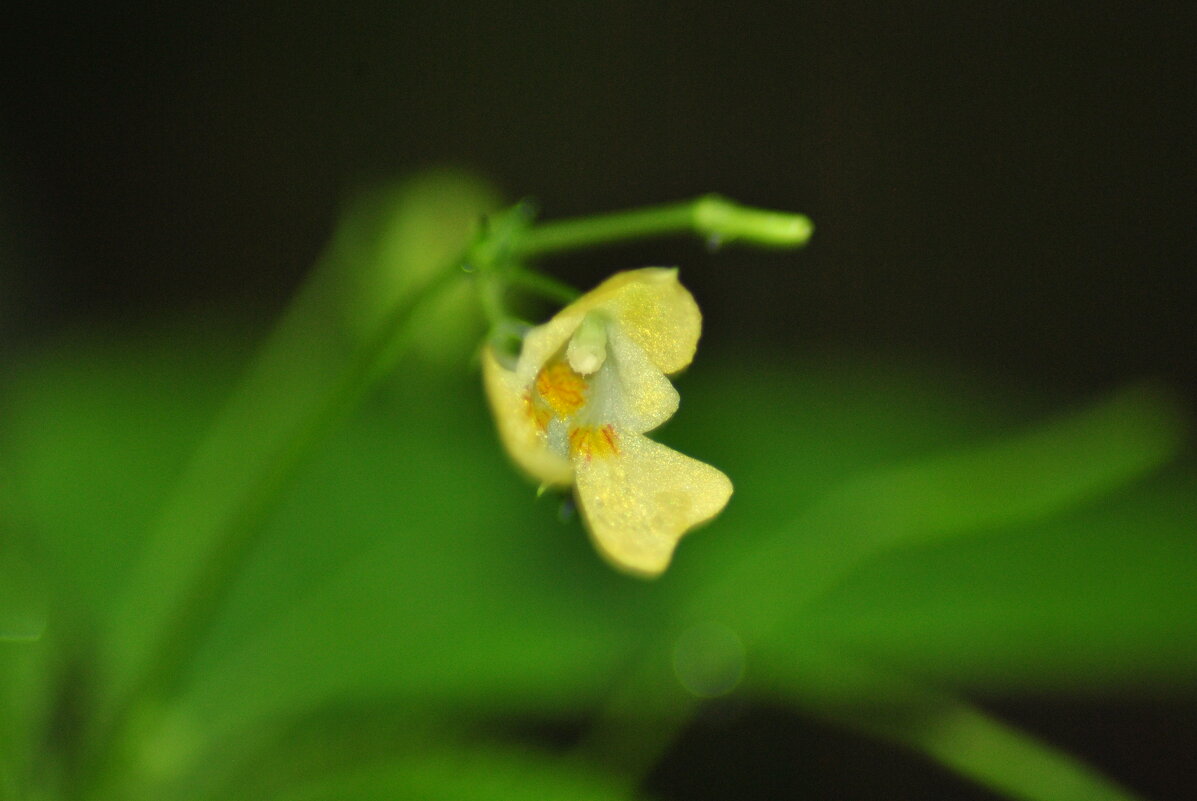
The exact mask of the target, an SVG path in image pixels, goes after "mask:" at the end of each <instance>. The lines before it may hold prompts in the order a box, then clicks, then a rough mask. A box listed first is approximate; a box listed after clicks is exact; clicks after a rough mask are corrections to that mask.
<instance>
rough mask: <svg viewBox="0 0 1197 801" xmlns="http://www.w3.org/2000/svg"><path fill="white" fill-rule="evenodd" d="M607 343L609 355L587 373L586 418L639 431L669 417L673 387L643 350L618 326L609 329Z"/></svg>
mask: <svg viewBox="0 0 1197 801" xmlns="http://www.w3.org/2000/svg"><path fill="white" fill-rule="evenodd" d="M607 344H608V349H609V350H610V354H611V355H610V358H609V359H607V361H606V363H605V364H604V365H603V367H602V369H600V370H599V371H598V372H597V373H595V374H594V376H592V377H591V384H592V391H591V400H590V404H589V407H588V409H587V413H588V416H589V418H590V419H591V420H592V421H593V422H596V423H607V422H611V423H614V424H615V425H616V426H617V427H618V428H619V429H620V430H623V431H631V432H634V433H637V434H641V433H644V432H645V431H651V430H652V429H654V428H656V427H657V426H659V425H661V424H662V423H664V422H665V421H666V420H668V419H669V418H670V417H672V416H673V413H674V412H676V411H677V407H678V403H679V398H678V394H677V390H676V389H674V388H673V384H672V383H671V382H670V381H669V379H668V378H666V377H665V374H664V373H662V372H661V370H660V368H659V367H657V366H656V365H655V364H653V363H652V361H651V360H650V359H649V358H648V355H647V354H646V353H645V352H644V350H643V349H642V348H641V347H640V346H639V345H637V344H636V343H635V342H633V341H632V339H631V338H630V337H628V336H626V335H625V334H624V333H623V332H622V331H620V330H618V329H613V330H612V331H611V334H610V335H609V336H608V338H607Z"/></svg>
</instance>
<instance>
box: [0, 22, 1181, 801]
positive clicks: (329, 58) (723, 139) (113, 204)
mask: <svg viewBox="0 0 1197 801" xmlns="http://www.w3.org/2000/svg"><path fill="white" fill-rule="evenodd" d="M1195 9H1197V5H1195V4H1193V3H1191V2H1186V3H1174V4H1170V3H1157V4H1137V3H1126V4H1125V5H1122V6H1119V5H1108V6H1104V7H1103V6H1100V5H1093V4H1079V3H1078V4H1056V3H1034V4H1030V3H1028V4H1011V3H994V4H990V3H985V4H981V3H978V4H971V3H947V2H945V3H931V2H902V3H858V2H828V3H825V4H816V5H810V4H802V3H795V4H785V5H781V4H779V5H776V6H772V7H770V6H766V5H745V6H743V7H733V5H732V4H727V3H693V4H685V5H681V4H643V3H632V2H626V1H622V2H618V1H617V2H607V3H602V4H593V5H592V4H571V5H568V6H566V7H564V8H562V7H559V4H556V3H547V2H541V3H522V4H518V5H501V6H500V5H498V4H492V3H486V2H465V3H456V4H451V5H450V4H432V3H402V2H396V3H383V2H377V0H376V1H375V2H367V3H350V4H344V5H342V4H332V3H329V4H321V5H316V4H305V3H277V4H269V3H264V2H251V3H238V4H223V5H222V4H215V5H213V4H208V5H204V6H201V4H195V5H193V6H189V7H183V6H180V7H178V8H171V7H168V6H163V7H160V8H152V7H150V6H149V5H148V4H147V5H144V6H137V7H127V8H121V7H119V6H112V5H106V4H95V5H89V6H87V7H70V6H67V7H60V8H56V9H45V10H40V11H33V10H30V9H27V8H23V9H21V10H18V11H15V12H14V11H7V12H6V17H7V19H6V21H5V23H4V26H3V28H4V33H3V34H2V35H0V36H2V38H0V44H2V50H3V53H4V55H3V56H2V57H0V58H3V59H4V60H5V61H7V64H6V66H5V67H4V80H3V95H2V103H3V106H2V109H0V111H2V115H0V119H2V125H3V129H2V134H0V211H2V213H3V216H4V217H6V218H7V220H6V221H5V223H6V224H5V225H4V226H3V229H4V230H3V237H4V240H3V243H2V244H3V251H2V252H3V255H4V262H6V263H5V264H3V265H0V293H3V295H4V298H3V300H2V301H0V311H3V312H4V314H5V318H4V320H5V322H4V323H3V324H2V325H3V327H4V328H5V329H6V330H7V333H8V334H9V336H10V338H14V337H15V339H16V341H18V342H20V341H27V340H30V339H33V340H36V339H37V338H39V337H41V336H43V335H45V334H46V333H49V332H52V331H54V330H56V329H59V328H61V327H64V326H80V325H84V326H86V325H103V326H109V325H112V326H122V325H128V324H140V323H142V322H145V321H154V320H161V319H162V318H164V317H170V316H175V315H180V314H183V315H198V316H204V315H211V316H213V317H214V318H217V317H219V318H220V319H222V320H223V319H229V318H230V317H231V318H234V319H236V318H237V317H243V318H244V319H245V320H248V321H257V324H263V321H265V320H268V319H270V317H271V316H272V315H273V314H274V313H275V312H277V311H278V310H279V309H281V308H282V307H283V306H284V305H285V303H286V300H287V298H288V296H289V294H290V293H291V291H292V290H293V289H294V287H295V286H296V285H297V283H298V282H299V280H300V279H301V277H302V275H303V274H304V272H305V270H307V269H308V267H309V266H310V265H311V264H312V262H313V261H314V259H315V258H316V256H317V255H318V253H319V252H320V249H321V248H322V246H323V244H324V242H325V241H326V239H327V237H328V235H329V234H330V232H331V230H332V228H333V225H334V221H335V218H336V215H337V212H338V210H339V209H340V208H341V207H342V205H343V202H344V201H345V200H346V199H347V198H349V197H350V196H351V195H352V194H353V192H355V191H356V190H358V189H360V188H363V187H367V186H371V185H374V184H377V183H379V182H382V181H385V180H389V179H392V178H396V177H401V176H402V175H404V174H406V173H409V172H410V171H412V170H414V169H417V168H419V167H422V166H427V165H430V164H438V163H446V162H448V163H454V164H461V165H465V166H468V167H472V168H474V169H477V170H479V171H480V172H482V173H483V174H484V175H487V176H489V177H491V178H493V179H494V180H496V181H497V182H498V183H499V185H500V186H501V187H503V188H504V190H505V191H507V192H508V193H509V194H510V196H511V197H512V198H516V197H520V196H524V195H528V196H532V197H535V198H536V199H537V200H538V201H539V202H540V204H541V206H542V208H543V209H544V213H545V215H546V216H548V217H558V216H565V215H573V214H584V213H588V212H593V211H601V210H608V209H614V208H620V207H625V206H629V205H640V204H644V203H648V202H657V201H665V200H674V199H680V198H684V197H688V196H692V195H696V194H699V193H703V192H707V191H719V192H722V193H725V194H727V195H729V196H731V197H733V198H736V199H738V200H741V201H743V202H746V203H752V204H757V205H764V206H772V207H777V208H782V209H787V210H796V211H804V212H806V213H808V214H810V215H811V216H812V217H813V218H814V220H815V222H816V225H817V231H816V236H815V239H814V240H813V242H812V244H811V246H810V248H809V249H808V250H807V251H806V252H804V253H802V254H800V255H797V256H794V255H790V254H784V255H777V254H768V253H765V254H762V253H760V252H757V251H744V250H734V249H732V250H728V251H727V252H725V253H722V254H720V255H718V256H717V257H715V258H711V257H710V256H709V255H708V254H707V253H706V252H705V250H704V248H703V247H702V246H701V245H700V244H698V243H694V242H690V241H678V242H668V243H652V244H647V245H643V246H636V247H625V248H619V249H615V250H610V251H604V252H601V253H595V254H588V255H586V256H579V257H576V258H572V259H570V260H569V261H567V262H559V263H554V264H552V265H550V266H551V267H552V268H554V269H558V270H559V272H560V274H561V275H563V276H565V277H567V278H569V279H571V280H574V281H575V282H576V283H578V284H579V285H586V284H588V283H590V282H591V281H592V280H596V279H597V278H599V277H601V276H602V275H604V274H606V273H609V272H611V271H613V270H615V269H621V268H627V267H636V266H641V265H643V264H647V263H680V264H681V265H683V268H684V269H685V268H688V269H686V270H685V273H684V275H685V278H686V282H687V284H689V285H691V286H692V288H693V289H694V290H695V293H696V294H697V295H698V296H699V299H700V302H702V303H703V305H704V311H705V312H706V313H707V317H708V322H709V325H708V331H713V332H716V333H711V334H710V336H711V337H713V338H714V337H716V336H717V337H718V338H719V339H720V341H722V342H724V343H727V342H734V343H737V344H739V345H743V346H746V347H748V346H755V345H759V344H761V343H769V345H770V346H771V347H773V348H774V349H773V350H772V351H771V352H772V353H774V354H776V358H779V359H785V358H787V354H789V353H794V354H797V353H803V352H807V351H808V350H812V349H819V348H824V347H842V346H849V347H854V348H860V349H864V350H867V351H874V352H890V351H896V352H901V353H907V354H913V355H915V356H917V357H920V358H925V359H929V360H933V361H937V362H940V363H943V364H946V365H949V366H954V367H957V368H960V369H964V370H968V371H976V372H978V373H980V374H987V375H997V376H999V377H1004V378H1006V379H1008V380H1011V381H1014V382H1017V383H1021V384H1025V385H1029V386H1033V387H1036V388H1042V389H1044V390H1047V391H1051V392H1064V393H1072V392H1078V393H1079V392H1087V391H1092V390H1097V389H1100V388H1104V387H1108V386H1112V385H1114V384H1117V383H1120V382H1123V381H1125V380H1129V379H1133V378H1138V377H1142V376H1155V377H1160V378H1163V379H1164V380H1166V381H1167V382H1169V383H1171V384H1172V385H1174V386H1176V387H1178V388H1179V389H1181V390H1182V391H1184V392H1186V393H1188V394H1189V395H1190V396H1191V397H1193V398H1194V399H1197V362H1195V360H1194V358H1193V354H1194V352H1195V350H1197V333H1195V331H1194V326H1193V309H1194V305H1195V304H1194V301H1195V300H1197V292H1195V291H1194V281H1193V280H1192V278H1191V272H1192V266H1193V263H1194V237H1193V236H1192V234H1191V231H1192V227H1193V223H1194V220H1195V219H1197V203H1195V201H1194V194H1193V192H1192V191H1191V190H1192V188H1193V186H1194V178H1195V177H1197V176H1195V159H1194V137H1193V125H1192V117H1193V105H1194V104H1193V98H1194V90H1195V88H1197V69H1195V66H1197V64H1195V63H1194V59H1193V57H1192V55H1191V51H1192V50H1193V47H1194V45H1193V42H1194V38H1195V37H1194V34H1195V33H1197V25H1195V24H1194V23H1195V22H1197V13H1195ZM1054 704H1055V706H1054V707H1052V709H1053V710H1054V711H1051V712H1043V713H1039V714H1036V712H1035V711H1034V709H1033V708H1028V707H1029V706H1033V705H1027V704H1024V705H1023V706H1022V707H1018V708H1015V707H1010V708H1009V709H1008V710H1007V711H1008V713H1009V714H1012V715H1014V717H1015V718H1016V719H1017V720H1019V721H1020V722H1022V723H1025V724H1026V725H1028V726H1030V727H1031V728H1032V729H1034V730H1036V731H1039V732H1041V733H1043V734H1045V735H1046V736H1049V737H1052V738H1053V739H1054V741H1055V742H1057V743H1060V744H1061V745H1064V746H1065V747H1071V748H1074V749H1075V750H1076V751H1077V752H1079V753H1081V754H1083V755H1086V756H1090V757H1092V758H1093V759H1094V760H1095V761H1096V762H1097V764H1099V765H1102V766H1105V767H1106V768H1107V769H1110V770H1111V771H1112V772H1114V774H1115V775H1116V776H1118V777H1119V778H1122V779H1124V780H1125V781H1127V782H1128V783H1130V784H1131V786H1133V787H1136V788H1138V789H1141V790H1144V791H1147V792H1152V791H1154V792H1155V793H1156V794H1157V795H1159V796H1160V797H1165V796H1169V795H1173V794H1174V792H1175V791H1176V790H1177V788H1179V787H1181V786H1192V784H1194V783H1195V782H1193V776H1192V770H1193V769H1192V768H1191V767H1188V768H1181V767H1180V766H1181V765H1185V764H1186V762H1187V761H1191V748H1190V750H1184V748H1182V745H1183V742H1184V739H1183V734H1184V733H1188V735H1189V743H1190V746H1191V741H1192V734H1191V731H1190V730H1189V729H1188V725H1189V723H1188V722H1182V721H1179V720H1178V719H1179V718H1180V717H1187V716H1182V715H1179V714H1178V713H1176V712H1175V710H1166V709H1162V708H1160V707H1159V706H1158V705H1156V706H1153V705H1150V704H1145V703H1144V704H1139V705H1131V706H1129V707H1126V706H1119V707H1111V706H1109V705H1105V706H1102V705H1100V704H1094V703H1091V702H1079V701H1078V702H1076V703H1073V704H1070V703H1068V702H1062V701H1059V700H1056V701H1054ZM1035 708H1038V707H1035ZM737 721H739V722H737V723H734V724H730V728H728V727H726V726H725V727H723V728H718V729H716V730H705V729H703V728H702V727H701V726H699V727H698V728H697V729H696V730H695V731H694V732H691V734H690V735H689V738H690V739H689V740H687V742H686V743H685V748H686V750H687V751H689V752H691V753H693V754H695V755H698V757H699V758H697V759H690V760H687V759H684V758H682V756H681V755H680V754H679V755H677V756H675V758H674V761H672V762H670V763H669V764H667V765H666V766H665V767H664V768H663V769H662V771H661V772H660V775H659V776H658V777H657V778H658V781H660V782H664V783H665V785H667V786H668V785H670V784H671V783H672V784H673V786H677V787H688V786H689V785H693V784H695V783H696V782H697V786H708V787H709V786H710V781H707V782H703V781H702V780H701V777H702V776H703V775H704V774H703V772H702V769H703V768H702V766H703V765H710V764H712V760H715V761H718V762H722V763H723V765H724V768H725V769H726V768H727V765H726V760H718V759H716V757H715V756H714V755H712V754H707V752H706V751H704V750H703V749H704V748H706V749H707V751H718V750H719V747H733V746H735V745H736V743H743V742H756V743H768V742H777V743H779V745H778V748H779V751H780V752H782V753H789V754H792V753H794V751H795V750H800V749H803V748H806V749H808V750H810V749H812V748H813V749H821V750H818V751H817V753H821V754H823V755H824V760H823V761H824V763H827V762H830V763H831V767H825V768H824V769H823V770H825V774H820V773H818V772H817V770H816V772H815V773H814V774H807V775H805V776H801V775H794V776H791V777H790V779H791V780H792V781H793V782H794V786H795V787H799V786H804V785H805V786H809V781H810V780H811V777H812V776H814V777H815V779H818V781H816V782H815V784H816V785H818V786H819V787H820V791H819V792H820V794H822V793H823V792H824V791H826V792H829V793H830V794H831V795H832V796H835V797H845V796H842V795H840V793H839V792H838V791H837V790H836V788H837V786H838V785H837V784H836V782H837V781H838V780H841V779H843V777H844V776H852V777H853V781H856V782H858V783H859V785H860V786H859V787H856V786H855V785H852V786H846V787H845V786H839V790H842V791H844V792H845V793H848V792H854V791H857V790H859V792H860V793H863V794H865V795H861V796H860V797H875V796H868V795H867V793H868V792H873V793H874V794H875V793H876V792H878V788H879V787H881V788H885V787H887V786H888V789H889V790H893V788H894V786H895V782H898V781H905V782H907V785H906V786H907V787H908V789H910V790H911V792H912V793H914V795H917V796H920V797H931V796H933V795H938V796H940V797H964V796H963V795H962V793H963V792H964V789H963V787H962V786H960V785H959V784H958V783H956V780H954V779H948V778H946V777H945V778H943V779H942V782H946V783H947V784H946V785H944V786H943V787H941V786H940V785H939V784H936V782H937V781H940V780H939V779H928V778H922V776H923V774H921V773H919V771H925V772H926V771H930V772H934V770H935V769H932V768H930V767H926V766H923V765H922V764H921V763H917V762H916V763H914V764H913V765H912V764H910V763H911V761H910V760H904V759H903V760H897V761H895V760H890V761H887V759H889V758H886V757H881V756H878V754H879V751H877V750H875V748H874V747H873V746H869V747H868V748H867V749H866V748H865V747H864V746H861V745H859V744H858V743H857V741H855V740H852V739H850V738H846V739H835V737H836V736H835V735H833V734H831V733H828V732H821V731H819V730H818V729H815V730H813V733H812V730H811V729H810V728H809V726H810V724H807V723H804V722H799V721H793V720H789V719H788V718H784V716H783V717H782V718H781V719H779V718H778V716H776V715H772V714H770V713H768V712H767V711H757V712H753V713H750V714H749V715H748V716H747V717H742V718H737ZM1061 721H1064V722H1063V723H1062V722H1061ZM1069 721H1071V722H1072V723H1071V724H1070V723H1069ZM1076 721H1093V725H1092V726H1090V725H1088V724H1087V723H1085V724H1078V723H1076ZM1190 722H1191V721H1190ZM736 727H740V728H736ZM729 732H731V734H730V735H729ZM1095 732H1096V733H1095ZM720 737H722V738H724V740H728V739H730V740H731V742H723V745H722V746H719V743H720V742H722V741H721V740H720ZM745 737H747V738H748V739H747V740H745V739H744V738H745ZM753 738H755V739H753ZM828 743H830V744H831V745H828ZM679 748H680V746H679ZM877 748H879V747H877ZM1169 748H1175V749H1176V751H1177V752H1176V754H1175V755H1174V758H1170V755H1169ZM749 750H751V749H749ZM758 750H759V749H758ZM753 752H754V753H756V752H757V751H753ZM762 753H766V754H767V753H768V751H767V750H766V751H764V752H762ZM703 754H707V756H705V757H704V756H702V755H703ZM845 755H846V756H845ZM837 759H839V760H841V761H842V762H843V763H845V764H844V765H840V764H838V763H836V762H835V760H837ZM781 761H783V762H785V761H788V760H781ZM862 761H863V762H866V763H869V764H871V765H873V766H874V767H876V768H877V770H879V771H880V773H879V774H877V775H875V776H872V778H871V779H870V780H868V781H865V780H863V779H861V777H860V776H859V775H856V774H853V773H852V771H851V765H853V764H860V763H861V762H862ZM766 762H767V763H768V764H769V765H773V766H776V764H777V762H778V760H777V759H776V758H773V757H770V758H769V759H767V760H766ZM733 763H734V760H733ZM739 764H740V768H739V769H740V770H741V771H743V773H742V774H741V775H740V779H739V781H740V782H741V783H740V784H739V785H734V784H733V785H728V786H740V787H746V786H748V785H746V784H744V783H745V782H749V783H750V776H751V775H758V774H759V772H760V771H763V770H764V769H765V768H764V763H758V764H757V766H756V767H755V768H754V767H752V766H753V764H754V763H752V762H751V760H747V761H744V760H741V762H740V763H739ZM809 764H814V763H809ZM887 765H890V766H892V769H893V770H894V771H896V772H897V773H896V774H893V775H887V774H885V769H886V766H887ZM670 771H673V773H670ZM695 771H697V773H695ZM1182 772H1183V775H1182ZM708 775H709V769H708ZM898 775H901V776H904V777H905V778H904V779H901V780H899V779H898V778H895V777H896V776H898ZM695 776H697V777H699V778H698V779H695V778H694V777H695ZM687 777H689V778H687ZM820 777H821V778H820ZM687 782H689V784H687ZM887 783H888V784H887ZM762 797H764V796H762ZM885 797H890V796H889V794H888V790H887V794H886V796H885ZM978 797H981V796H978ZM1177 797H1179V796H1177Z"/></svg>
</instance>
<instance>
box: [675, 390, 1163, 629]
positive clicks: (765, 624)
mask: <svg viewBox="0 0 1197 801" xmlns="http://www.w3.org/2000/svg"><path fill="white" fill-rule="evenodd" d="M1181 419H1182V418H1181V416H1180V413H1179V411H1178V410H1177V408H1176V404H1175V403H1174V402H1173V401H1172V399H1171V398H1169V397H1168V396H1166V395H1159V394H1158V393H1151V392H1143V391H1140V390H1137V389H1132V390H1128V391H1125V392H1122V393H1119V394H1116V395H1114V396H1113V397H1111V398H1109V399H1107V400H1104V401H1102V402H1100V403H1098V404H1095V405H1093V406H1091V407H1089V408H1088V409H1085V410H1083V411H1081V412H1079V413H1074V414H1072V415H1069V416H1065V417H1062V418H1060V419H1057V420H1055V421H1052V422H1049V423H1047V424H1044V425H1040V426H1037V427H1033V428H1031V429H1030V430H1028V431H1021V432H1017V433H1014V434H1011V435H1007V436H1006V437H1004V438H1002V439H1000V440H997V441H996V442H993V441H991V442H990V443H988V444H984V445H979V446H972V447H966V448H963V449H955V450H948V451H947V452H946V453H944V454H938V455H933V456H925V457H922V458H921V459H918V460H913V461H906V462H905V463H904V464H903V463H899V464H898V465H897V466H886V467H882V468H881V469H874V470H869V471H864V472H863V473H860V474H857V475H855V476H850V477H849V478H848V479H847V480H845V481H843V482H841V483H839V484H838V485H836V486H834V487H832V488H831V489H830V490H829V491H826V492H825V493H824V494H823V495H822V496H821V497H819V498H818V499H817V500H815V501H813V502H812V503H811V504H810V505H809V506H808V507H807V508H806V509H805V510H803V511H801V512H799V513H797V514H796V515H795V516H794V517H792V518H791V520H790V521H789V522H788V523H787V524H785V525H782V526H780V528H778V529H777V530H775V532H774V533H773V534H772V535H771V536H770V537H769V538H768V539H767V540H766V541H764V542H761V543H760V544H759V545H757V546H756V547H754V548H753V549H752V551H751V553H750V554H749V555H747V556H745V557H744V558H742V559H740V560H739V561H738V562H737V563H735V564H733V565H732V567H731V568H730V571H729V573H728V575H726V576H724V577H719V578H714V579H712V580H711V581H710V588H709V589H703V590H699V591H698V595H697V600H696V602H695V609H694V611H693V612H692V613H691V614H694V615H697V616H708V617H710V616H714V617H716V618H717V619H718V618H720V617H722V618H723V619H727V620H730V621H733V622H734V625H735V626H736V627H737V628H739V630H740V631H741V633H742V635H743V636H745V638H746V639H747V640H748V641H750V642H751V641H754V640H755V639H757V638H759V637H762V636H769V632H770V631H776V630H777V626H778V625H779V624H781V623H782V622H783V620H791V619H793V618H794V617H795V616H798V615H800V614H802V612H803V609H804V607H805V605H806V604H808V603H809V602H810V601H811V600H813V599H814V598H817V597H818V596H819V595H821V594H822V593H824V592H826V591H828V590H829V589H830V588H832V587H833V586H835V584H836V583H838V582H839V581H841V580H842V579H843V578H844V576H846V575H847V574H848V573H849V572H850V571H851V570H853V569H855V568H857V567H858V566H860V565H861V564H862V563H864V562H865V561H866V560H868V559H873V558H876V557H878V556H879V555H881V554H884V553H887V552H890V551H892V550H893V549H894V548H895V547H897V546H909V545H911V544H912V543H916V542H919V541H923V540H927V539H936V538H940V537H944V536H947V535H953V534H963V533H976V532H980V531H991V530H994V529H1001V528H1005V527H1009V526H1011V525H1014V524H1020V523H1024V522H1026V521H1029V520H1033V519H1036V518H1041V517H1046V516H1050V515H1053V514H1057V513H1059V512H1061V511H1062V510H1064V509H1067V508H1069V507H1073V506H1076V505H1077V504H1080V503H1083V502H1085V501H1088V500H1090V499H1092V498H1093V497H1095V496H1097V495H1100V494H1101V493H1103V492H1108V491H1110V490H1111V489H1113V488H1114V487H1117V486H1119V485H1120V484H1125V483H1128V482H1130V481H1133V480H1135V479H1137V478H1139V477H1141V476H1142V475H1143V474H1145V473H1146V472H1147V471H1149V470H1151V469H1153V468H1157V467H1158V466H1159V465H1161V464H1163V463H1165V462H1166V461H1167V460H1168V459H1170V458H1172V456H1173V455H1174V454H1175V453H1176V451H1177V450H1178V448H1179V447H1180V443H1181V442H1182V441H1183V435H1184V427H1183V424H1182V422H1181ZM899 420H900V418H899V417H897V416H896V415H895V416H894V424H895V425H897V424H899ZM990 439H991V440H992V437H990ZM748 588H751V590H750V591H749V589H748Z"/></svg>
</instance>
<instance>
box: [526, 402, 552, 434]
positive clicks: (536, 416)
mask: <svg viewBox="0 0 1197 801" xmlns="http://www.w3.org/2000/svg"><path fill="white" fill-rule="evenodd" d="M524 414H526V415H528V419H529V420H531V421H532V425H534V426H536V429H537V430H538V431H539V432H540V433H542V434H547V433H548V431H549V421H550V420H552V419H553V413H552V412H550V411H549V410H548V409H546V408H544V407H543V406H537V405H536V403H535V402H534V401H533V400H532V393H531V392H525V393H524Z"/></svg>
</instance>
